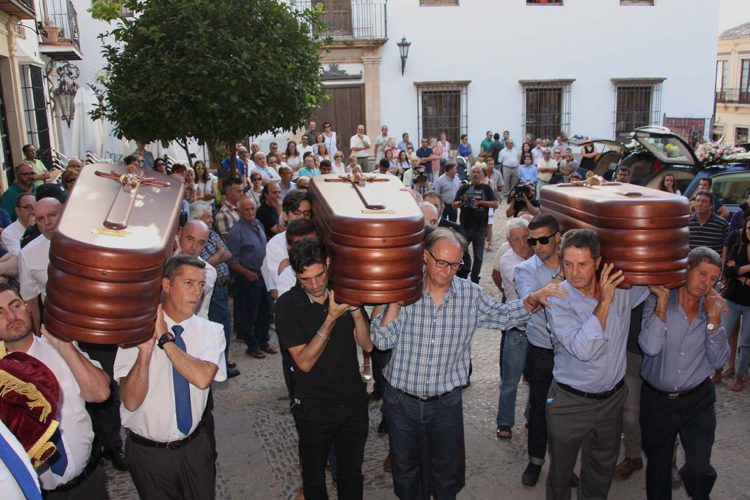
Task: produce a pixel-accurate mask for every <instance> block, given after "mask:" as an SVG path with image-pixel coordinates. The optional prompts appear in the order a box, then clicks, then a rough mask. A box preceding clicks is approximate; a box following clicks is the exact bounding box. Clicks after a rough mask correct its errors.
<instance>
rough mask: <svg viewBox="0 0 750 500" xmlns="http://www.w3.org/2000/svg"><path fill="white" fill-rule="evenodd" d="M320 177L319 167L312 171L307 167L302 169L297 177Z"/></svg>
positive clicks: (298, 171)
mask: <svg viewBox="0 0 750 500" xmlns="http://www.w3.org/2000/svg"><path fill="white" fill-rule="evenodd" d="M318 175H320V170H319V169H318V167H315V168H313V169H312V170H310V169H309V168H307V167H302V168H301V169H299V170H297V177H315V176H318Z"/></svg>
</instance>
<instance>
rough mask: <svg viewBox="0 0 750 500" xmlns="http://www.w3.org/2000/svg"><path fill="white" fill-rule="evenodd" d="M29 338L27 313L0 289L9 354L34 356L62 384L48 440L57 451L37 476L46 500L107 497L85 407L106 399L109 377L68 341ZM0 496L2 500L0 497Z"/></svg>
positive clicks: (12, 293) (2, 334)
mask: <svg viewBox="0 0 750 500" xmlns="http://www.w3.org/2000/svg"><path fill="white" fill-rule="evenodd" d="M41 330H42V336H41V337H37V336H36V335H33V334H32V324H31V314H30V313H29V310H28V309H27V308H26V306H25V304H24V302H23V300H22V299H21V295H20V293H19V292H18V290H17V289H15V288H14V287H12V286H11V285H5V284H4V285H0V340H2V341H4V342H5V348H6V350H7V351H8V352H11V353H12V352H23V353H26V354H28V355H29V356H32V357H34V358H36V359H38V360H39V361H41V362H42V363H44V364H45V365H47V367H48V368H49V369H50V370H51V371H52V373H54V375H55V377H56V378H57V381H58V382H59V384H60V393H61V394H60V404H59V407H58V419H59V422H60V426H59V427H58V429H57V431H56V432H55V434H53V435H52V439H51V441H52V442H53V443H54V444H55V446H56V448H57V450H56V452H55V454H54V455H52V457H50V459H49V460H48V461H47V462H46V463H45V464H44V466H42V467H41V468H40V469H39V470H38V471H37V472H38V473H39V483H40V484H41V487H42V490H43V492H44V498H46V499H62V498H65V499H82V500H88V499H91V498H106V495H107V493H106V489H105V487H104V471H103V470H102V468H101V467H100V466H99V453H98V450H95V449H94V448H93V444H92V443H93V441H94V430H93V427H92V425H91V418H90V417H89V414H88V413H87V412H86V403H100V402H102V401H104V400H106V399H107V398H108V397H109V377H108V376H107V374H106V373H104V371H102V370H101V368H100V367H99V366H97V365H98V363H96V362H92V361H91V360H90V359H89V358H88V357H87V356H86V355H85V354H84V353H83V352H81V351H80V350H79V349H78V347H77V346H76V345H75V344H73V343H71V342H64V341H62V340H60V339H58V338H56V337H54V336H52V335H50V334H49V333H48V332H47V330H46V329H45V328H44V327H42V329H41ZM4 494H5V493H4V492H0V496H2V495H4Z"/></svg>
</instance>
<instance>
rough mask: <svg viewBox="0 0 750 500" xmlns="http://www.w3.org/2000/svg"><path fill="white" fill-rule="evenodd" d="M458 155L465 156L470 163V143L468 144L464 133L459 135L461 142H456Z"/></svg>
mask: <svg viewBox="0 0 750 500" xmlns="http://www.w3.org/2000/svg"><path fill="white" fill-rule="evenodd" d="M458 156H462V157H463V158H466V161H467V162H468V163H471V144H469V136H468V135H466V134H462V135H461V142H459V143H458ZM467 167H468V165H467Z"/></svg>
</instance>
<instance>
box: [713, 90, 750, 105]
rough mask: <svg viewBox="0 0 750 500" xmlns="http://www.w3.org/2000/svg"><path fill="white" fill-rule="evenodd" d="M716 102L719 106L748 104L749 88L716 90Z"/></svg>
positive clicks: (749, 97) (749, 101)
mask: <svg viewBox="0 0 750 500" xmlns="http://www.w3.org/2000/svg"><path fill="white" fill-rule="evenodd" d="M716 102H717V103H719V104H750V88H744V89H724V90H717V91H716Z"/></svg>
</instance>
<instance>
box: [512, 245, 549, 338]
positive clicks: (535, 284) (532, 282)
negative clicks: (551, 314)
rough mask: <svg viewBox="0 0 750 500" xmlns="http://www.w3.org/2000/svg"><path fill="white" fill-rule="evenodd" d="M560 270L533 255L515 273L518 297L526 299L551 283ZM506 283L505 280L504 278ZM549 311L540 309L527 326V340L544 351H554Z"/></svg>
mask: <svg viewBox="0 0 750 500" xmlns="http://www.w3.org/2000/svg"><path fill="white" fill-rule="evenodd" d="M558 272H559V270H556V269H550V268H549V267H547V266H546V265H545V264H544V262H542V259H540V258H539V257H538V256H537V255H532V256H531V257H529V258H528V259H526V260H525V261H523V262H522V263H521V264H518V266H517V267H516V271H515V273H514V276H515V283H516V290H517V291H518V295H519V296H521V297H526V296H527V295H528V294H530V293H532V292H536V291H537V290H539V289H540V288H542V287H543V286H544V285H546V284H547V283H549V282H550V280H551V279H552V277H553V276H555V275H556V274H557V273H558ZM503 281H505V278H503ZM547 314H548V311H547V309H540V310H538V311H537V312H535V313H534V314H532V315H531V320H530V321H529V324H528V325H526V338H527V339H528V341H529V343H530V344H532V345H534V346H536V347H541V348H542V349H552V334H551V333H550V328H549V325H548V324H547Z"/></svg>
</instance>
